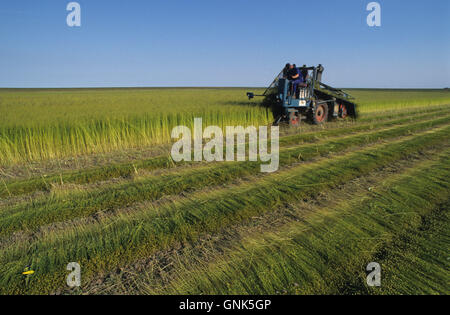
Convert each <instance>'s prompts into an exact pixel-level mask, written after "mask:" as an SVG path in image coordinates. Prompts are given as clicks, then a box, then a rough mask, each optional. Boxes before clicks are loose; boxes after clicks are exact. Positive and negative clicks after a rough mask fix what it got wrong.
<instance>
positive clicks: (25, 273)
mask: <svg viewBox="0 0 450 315" xmlns="http://www.w3.org/2000/svg"><path fill="white" fill-rule="evenodd" d="M33 273H34V270H28V271H24V272H22V274H23V275H32V274H33Z"/></svg>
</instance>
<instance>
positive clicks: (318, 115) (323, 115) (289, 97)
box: [247, 65, 356, 126]
mask: <svg viewBox="0 0 450 315" xmlns="http://www.w3.org/2000/svg"><path fill="white" fill-rule="evenodd" d="M299 71H300V72H301V73H302V74H303V77H304V81H305V84H302V85H301V86H299V87H298V89H297V90H296V91H294V90H293V86H292V84H291V81H290V80H289V79H288V78H287V77H286V74H285V71H284V70H283V71H281V72H280V74H279V75H278V76H277V77H276V78H275V80H274V81H273V82H272V84H271V85H270V86H269V87H268V88H267V89H266V91H265V92H264V93H263V94H261V95H255V94H254V93H252V92H248V93H247V96H248V98H249V99H252V98H254V97H255V96H262V97H265V99H264V101H263V104H265V105H266V106H268V107H270V108H271V109H272V111H273V114H274V117H275V122H274V124H275V125H278V124H279V123H281V122H287V123H289V125H291V126H298V125H299V124H300V122H301V121H302V120H307V121H310V122H312V123H314V124H322V123H325V122H327V121H329V120H332V119H336V118H342V119H345V118H347V117H352V118H356V104H355V103H354V102H353V101H352V100H353V98H352V97H351V96H350V95H348V94H347V93H345V92H344V91H342V90H340V89H335V88H332V87H331V86H329V85H326V84H324V83H322V74H323V71H324V67H323V66H322V65H318V66H317V67H306V66H303V67H300V68H299Z"/></svg>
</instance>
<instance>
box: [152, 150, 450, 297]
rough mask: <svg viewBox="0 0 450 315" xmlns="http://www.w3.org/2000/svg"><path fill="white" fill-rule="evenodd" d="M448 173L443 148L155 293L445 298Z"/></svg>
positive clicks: (447, 158)
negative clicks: (374, 282)
mask: <svg viewBox="0 0 450 315" xmlns="http://www.w3.org/2000/svg"><path fill="white" fill-rule="evenodd" d="M449 175H450V151H448V150H447V151H445V152H444V153H443V154H441V155H440V157H439V159H438V160H437V161H432V162H431V163H430V161H426V162H422V163H421V165H418V166H417V168H415V169H413V170H409V171H407V172H406V173H405V174H401V175H400V176H394V177H393V178H391V179H388V180H385V181H384V183H383V184H382V185H380V187H379V188H377V189H376V190H374V191H373V192H371V193H369V194H368V196H364V197H361V196H360V197H359V198H354V199H353V200H350V201H349V202H347V203H343V204H340V205H338V206H337V208H336V209H323V211H321V212H319V213H314V214H312V215H311V216H310V217H308V218H307V219H305V220H304V221H303V222H295V223H291V224H288V225H287V226H283V228H282V229H279V230H277V231H271V232H267V233H263V234H262V235H258V236H253V237H252V238H249V239H245V240H243V241H242V242H240V243H238V244H235V246H234V247H233V248H232V249H231V250H230V251H228V252H227V253H226V254H225V257H220V260H218V261H216V262H214V263H211V264H209V265H206V266H205V265H204V266H202V268H201V269H197V270H188V272H187V273H188V274H189V276H188V275H187V274H184V273H181V275H180V276H179V277H177V278H175V280H174V281H172V282H171V283H170V284H169V285H168V286H167V287H166V288H165V289H164V290H163V291H159V293H166V294H167V293H169V294H200V293H202V294H283V293H284V294H368V293H373V294H448V293H449V288H448V279H449V271H448V267H449V262H448V261H447V259H448V256H447V254H448V252H446V250H445V245H446V244H448V223H449V220H448V211H445V210H444V209H445V208H442V207H443V206H441V204H444V203H446V204H447V205H448V201H449V198H450V194H449V192H450V183H449V182H448V180H447V177H448V176H449ZM405 200H407V201H408V202H407V203H405ZM436 212H439V214H440V215H436ZM439 219H442V221H441V220H439ZM426 225H437V227H436V226H434V227H431V228H430V227H429V228H428V229H426ZM429 230H431V232H430V231H429ZM433 232H434V234H433ZM430 250H433V252H427V251H430ZM216 259H217V257H216ZM371 261H375V262H378V263H380V264H381V265H382V285H381V287H379V288H371V287H368V286H367V285H366V284H365V277H366V272H365V267H366V266H367V264H368V263H369V262H371ZM417 264H420V265H419V266H418V265H417ZM147 290H148V291H149V292H150V293H151V291H152V290H153V291H155V289H154V288H152V287H147Z"/></svg>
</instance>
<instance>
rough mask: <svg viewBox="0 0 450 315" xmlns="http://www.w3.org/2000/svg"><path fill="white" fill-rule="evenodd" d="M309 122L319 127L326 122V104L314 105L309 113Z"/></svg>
mask: <svg viewBox="0 0 450 315" xmlns="http://www.w3.org/2000/svg"><path fill="white" fill-rule="evenodd" d="M310 119H311V121H312V123H313V124H316V125H320V124H323V123H325V122H327V121H328V105H327V103H322V104H318V105H317V104H315V105H314V107H313V109H312V111H311V117H310Z"/></svg>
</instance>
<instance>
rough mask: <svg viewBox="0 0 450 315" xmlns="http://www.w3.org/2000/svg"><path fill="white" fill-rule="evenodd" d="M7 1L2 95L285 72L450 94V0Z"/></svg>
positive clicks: (251, 82) (230, 81)
mask: <svg viewBox="0 0 450 315" xmlns="http://www.w3.org/2000/svg"><path fill="white" fill-rule="evenodd" d="M69 2H70V1H69V0H39V1H36V0H11V1H6V0H5V1H1V2H0V87H94V86H105V87H108V86H266V85H268V84H269V83H270V81H271V80H272V78H273V77H274V76H275V74H276V73H277V72H278V71H279V70H280V69H281V68H282V67H283V65H284V64H285V63H286V62H294V63H297V64H298V65H301V64H308V65H313V64H319V63H322V64H323V65H324V66H325V74H324V82H327V83H329V84H331V85H334V86H338V87H398V88H434V87H436V88H442V87H445V86H450V1H449V0H428V1H426V0H384V1H378V2H379V3H380V4H381V9H382V21H381V23H382V25H381V27H379V28H369V27H368V26H367V24H366V17H367V15H368V14H369V12H367V11H366V5H367V4H368V3H369V2H370V0H367V1H366V0H343V1H337V0H327V1H326V0H309V1H304V0H294V1H280V0H271V1H266V0H220V1H219V0H189V1H188V0H158V1H156V0H128V1H125V0H79V1H77V2H79V3H80V5H81V9H82V12H81V23H82V25H81V27H79V28H77V27H75V28H70V27H68V26H67V24H66V16H67V14H68V12H67V11H66V5H67V4H68V3H69Z"/></svg>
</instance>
